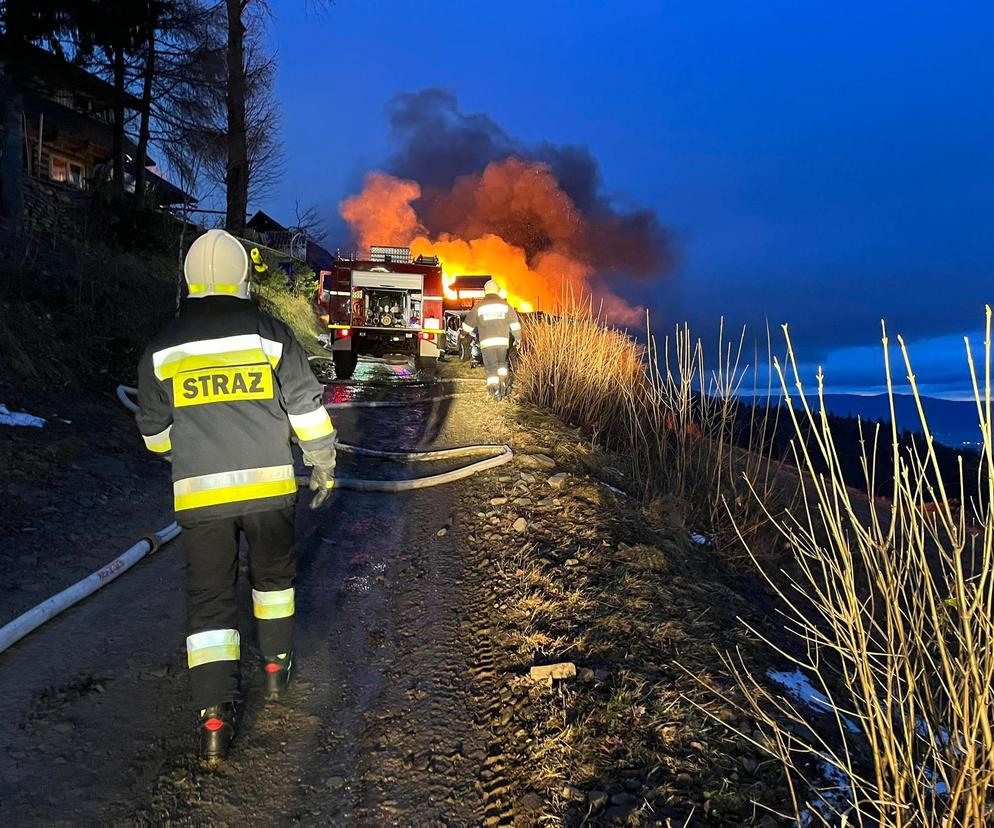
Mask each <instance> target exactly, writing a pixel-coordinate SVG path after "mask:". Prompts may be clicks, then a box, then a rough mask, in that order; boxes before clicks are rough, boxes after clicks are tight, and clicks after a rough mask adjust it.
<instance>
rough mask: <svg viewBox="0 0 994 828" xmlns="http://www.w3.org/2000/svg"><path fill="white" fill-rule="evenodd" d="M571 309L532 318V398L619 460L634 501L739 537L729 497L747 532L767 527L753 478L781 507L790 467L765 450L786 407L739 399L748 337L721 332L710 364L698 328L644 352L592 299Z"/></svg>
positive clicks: (524, 377) (528, 394) (526, 386)
mask: <svg viewBox="0 0 994 828" xmlns="http://www.w3.org/2000/svg"><path fill="white" fill-rule="evenodd" d="M564 305H566V307H567V308H568V310H566V311H564V312H563V313H562V314H561V315H560V316H558V317H549V316H546V317H538V318H531V319H529V320H528V321H527V322H526V325H525V336H524V350H523V353H522V355H521V359H520V362H519V364H518V368H517V387H518V388H519V390H520V395H521V398H522V399H523V400H524V401H525V402H528V403H531V404H533V405H536V406H539V407H542V408H545V409H547V410H549V411H551V412H553V413H554V414H555V415H556V416H558V417H559V418H560V419H561V420H563V421H564V422H566V423H568V424H570V425H573V426H578V427H580V428H582V429H584V430H586V432H587V433H588V434H589V435H590V438H591V439H592V440H593V441H595V442H598V443H600V444H602V445H604V446H606V447H607V448H608V449H610V450H612V451H614V452H616V453H618V454H619V455H620V456H621V457H623V458H624V459H625V460H626V461H627V464H628V472H629V474H630V477H631V482H632V485H631V487H630V489H631V492H630V493H633V494H636V496H639V497H641V498H643V499H644V501H645V502H646V503H649V504H657V505H658V504H663V503H665V504H666V507H665V511H667V512H672V511H673V510H674V508H678V509H680V510H682V511H683V514H682V515H681V516H680V521H679V522H681V523H683V522H686V523H687V524H689V525H690V526H692V527H694V528H697V529H699V530H701V531H707V532H711V533H712V534H715V535H718V536H722V537H728V538H730V539H734V536H733V535H732V531H731V525H730V523H729V520H728V512H727V510H726V508H725V506H724V503H725V502H726V501H727V502H729V503H731V504H732V506H733V509H734V510H735V511H736V513H737V515H738V518H739V522H740V525H743V526H744V525H749V526H750V527H751V530H750V531H751V532H752V533H755V532H758V531H760V529H761V528H762V526H763V524H764V523H765V521H766V515H765V512H764V511H763V510H761V509H759V508H757V506H756V504H755V502H754V501H753V499H752V498H751V497H750V496H749V495H750V489H749V488H748V487H747V486H746V485H745V482H744V481H745V480H746V479H748V480H749V481H751V484H752V486H753V487H754V488H756V489H758V490H760V491H762V492H765V493H767V494H768V495H769V498H770V499H771V500H772V498H773V492H774V488H775V487H774V481H775V478H776V474H777V469H778V465H779V464H778V463H776V462H773V461H772V460H771V458H770V455H769V453H768V452H766V451H762V450H759V449H761V447H762V446H763V445H764V442H765V441H766V439H767V436H768V435H769V434H770V433H771V431H772V430H773V429H774V428H775V421H776V418H777V416H778V415H779V407H777V406H773V407H770V406H769V405H767V402H768V398H769V397H768V395H769V389H767V392H766V397H765V398H763V395H762V394H760V395H758V396H757V399H758V400H760V401H761V402H762V404H760V405H747V404H743V403H742V402H741V401H740V397H741V394H740V392H741V390H742V389H741V385H742V382H743V380H744V379H745V377H746V375H747V371H746V369H745V367H744V366H743V362H742V356H743V346H744V342H745V335H744V332H743V335H742V337H740V339H739V340H738V342H737V343H734V342H726V341H725V338H724V336H720V337H719V342H718V356H717V359H716V360H715V361H714V363H713V365H708V366H707V367H706V361H705V355H704V347H703V344H702V343H701V341H700V340H695V339H694V338H693V337H692V336H691V332H690V330H689V328H688V327H687V326H681V327H678V328H677V329H676V331H675V333H674V335H673V336H672V337H667V338H666V339H665V341H664V343H663V347H662V349H660V348H658V347H657V346H656V343H655V340H654V339H652V338H651V337H650V338H649V341H648V345H647V346H642V345H640V344H639V343H637V342H636V341H635V340H634V339H632V338H631V337H630V336H628V335H627V334H626V333H623V332H621V331H618V330H615V329H613V328H611V327H610V326H608V325H607V324H605V323H604V322H602V321H601V320H599V319H598V318H597V317H596V316H595V315H594V314H593V313H592V310H591V306H590V304H589V302H586V303H585V302H578V303H574V304H572V305H569V303H564ZM659 510H660V509H659V508H655V507H654V508H653V509H652V510H651V511H657V512H658V511H659ZM674 517H675V516H674Z"/></svg>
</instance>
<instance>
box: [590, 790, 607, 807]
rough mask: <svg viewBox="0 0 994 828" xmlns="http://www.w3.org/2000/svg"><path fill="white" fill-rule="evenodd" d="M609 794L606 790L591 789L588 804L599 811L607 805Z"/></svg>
mask: <svg viewBox="0 0 994 828" xmlns="http://www.w3.org/2000/svg"><path fill="white" fill-rule="evenodd" d="M607 799H608V797H607V794H606V793H605V792H604V791H591V792H590V793H588V794H587V804H588V805H589V806H590V807H591V809H592V810H594V811H599V810H600V809H601V808H603V807H604V806H605V805H607Z"/></svg>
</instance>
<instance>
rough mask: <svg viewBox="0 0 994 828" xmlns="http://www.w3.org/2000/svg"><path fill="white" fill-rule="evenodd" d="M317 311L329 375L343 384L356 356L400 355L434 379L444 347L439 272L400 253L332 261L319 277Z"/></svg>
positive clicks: (423, 259)
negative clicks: (330, 363)
mask: <svg viewBox="0 0 994 828" xmlns="http://www.w3.org/2000/svg"><path fill="white" fill-rule="evenodd" d="M318 305H319V306H320V307H321V308H323V309H324V311H325V312H326V313H327V315H328V328H329V334H330V338H329V342H330V347H331V353H332V358H333V360H334V362H335V375H336V376H337V377H338V378H339V379H349V378H350V377H351V376H352V374H353V372H354V371H355V367H356V363H357V362H358V360H359V357H360V356H374V357H382V356H385V355H387V354H402V355H405V356H408V357H412V358H413V359H414V361H415V363H416V365H417V367H418V369H419V370H422V371H426V372H429V373H434V372H435V371H436V370H437V366H438V356H439V353H440V351H441V349H442V348H443V347H444V336H445V333H444V330H443V328H442V266H441V263H440V262H439V260H438V257H437V256H418V257H417V258H416V259H412V258H411V251H410V249H409V248H406V247H373V248H371V249H370V252H369V257H368V258H358V257H357V256H355V255H353V256H349V257H344V256H342V255H337V256H336V257H335V260H334V262H333V263H332V267H331V270H330V271H322V274H321V283H320V285H319V288H318Z"/></svg>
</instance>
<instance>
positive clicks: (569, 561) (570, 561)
mask: <svg viewBox="0 0 994 828" xmlns="http://www.w3.org/2000/svg"><path fill="white" fill-rule="evenodd" d="M579 565H580V562H579V561H578V560H577V559H576V558H567V559H566V566H579Z"/></svg>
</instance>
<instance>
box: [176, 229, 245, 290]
mask: <svg viewBox="0 0 994 828" xmlns="http://www.w3.org/2000/svg"><path fill="white" fill-rule="evenodd" d="M248 274H249V257H248V253H246V252H245V248H244V246H242V243H241V242H240V241H238V239H236V238H235V237H234V236H232V235H231V234H230V233H227V232H225V231H224V230H208V231H207V232H206V233H204V235H202V236H201V237H200V238H199V239H197V240H196V241H195V242H194V243H193V244H191V245H190V251H189V252H188V253H187V254H186V260H185V261H184V262H183V275H184V276H185V277H186V283H187V285H188V286H189V288H190V298H191V299H200V298H202V297H204V296H237V297H238V298H239V299H248V298H249V283H248Z"/></svg>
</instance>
